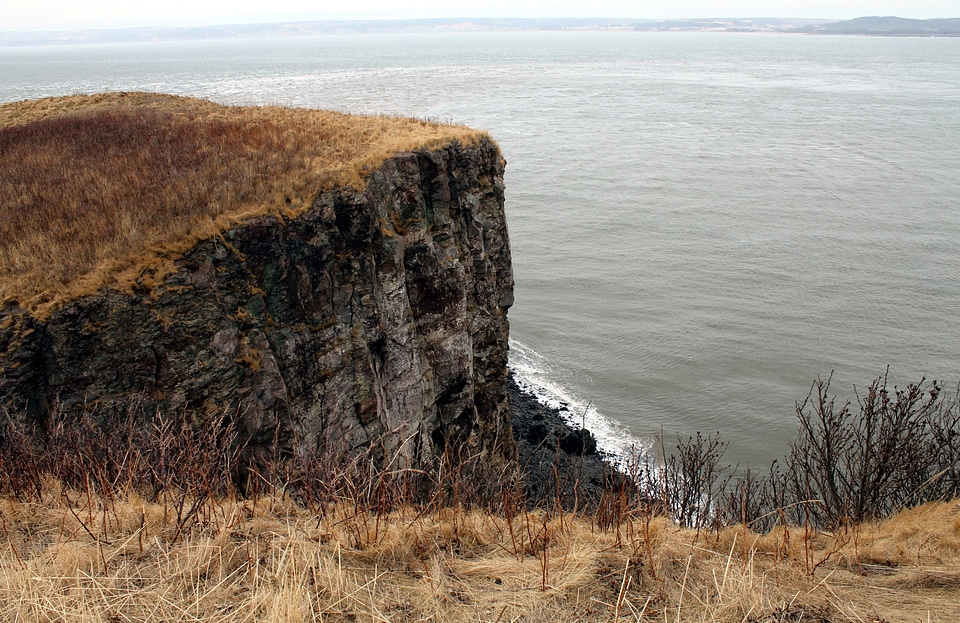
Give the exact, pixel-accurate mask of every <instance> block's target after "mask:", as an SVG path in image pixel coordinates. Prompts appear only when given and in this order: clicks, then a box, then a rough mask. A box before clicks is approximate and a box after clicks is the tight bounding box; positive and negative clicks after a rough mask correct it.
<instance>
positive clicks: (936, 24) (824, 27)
mask: <svg viewBox="0 0 960 623" xmlns="http://www.w3.org/2000/svg"><path fill="white" fill-rule="evenodd" d="M802 31H803V32H812V33H820V34H830V35H883V36H908V37H915V36H927V37H958V36H960V18H957V17H954V18H951V19H906V18H904V17H893V16H887V17H858V18H857V19H849V20H846V21H843V22H829V23H826V24H816V25H811V26H808V27H807V28H804V29H802Z"/></svg>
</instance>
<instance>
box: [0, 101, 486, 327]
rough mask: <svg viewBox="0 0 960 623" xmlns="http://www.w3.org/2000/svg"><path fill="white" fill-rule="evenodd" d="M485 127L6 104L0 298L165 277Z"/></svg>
mask: <svg viewBox="0 0 960 623" xmlns="http://www.w3.org/2000/svg"><path fill="white" fill-rule="evenodd" d="M482 136H484V135H483V134H482V133H480V132H477V131H475V130H471V129H468V128H464V127H459V126H452V125H441V124H436V123H430V122H427V121H419V120H415V119H405V118H391V117H364V116H355V115H345V114H339V113H335V112H329V111H320V110H308V109H292V108H282V107H277V106H272V107H239V106H221V105H218V104H214V103H212V102H209V101H205V100H198V99H193V98H184V97H175V96H170V95H159V94H151V93H107V94H100V95H91V96H88V95H76V96H70V97H57V98H48V99H41V100H31V101H24V102H17V103H12V104H5V105H2V106H0V179H2V180H3V183H2V184H0V305H2V304H3V303H10V302H14V301H16V302H18V303H19V304H20V305H21V306H22V307H24V308H26V309H29V310H31V311H33V312H34V313H36V314H37V315H38V316H41V317H43V316H44V315H46V314H48V313H49V312H50V311H51V310H52V309H53V308H55V307H56V306H58V305H59V304H62V303H63V302H64V301H68V300H71V299H73V298H76V297H77V296H81V295H84V294H88V293H90V292H93V291H96V290H97V289H99V288H101V287H113V288H120V289H129V288H132V287H135V286H137V285H139V286H145V287H149V286H150V285H152V284H156V283H159V282H160V281H162V278H163V277H164V276H165V275H166V274H167V272H168V271H169V270H171V267H172V258H175V257H176V256H177V255H179V254H180V253H182V252H183V251H185V250H186V249H189V248H190V247H191V246H193V245H194V244H195V243H196V242H198V241H199V240H202V239H205V238H209V237H211V236H214V235H216V234H217V233H218V232H219V231H222V230H224V229H227V228H229V227H230V226H231V225H232V224H235V223H238V222H241V221H243V220H246V219H249V218H251V217H254V216H259V215H262V214H265V213H273V214H277V215H281V216H284V217H293V216H296V215H297V214H299V213H301V212H303V211H305V210H306V209H308V208H309V207H310V206H311V205H312V203H313V201H314V199H315V198H316V197H317V195H318V194H319V193H320V192H322V191H325V190H330V189H332V188H334V187H336V186H352V187H354V188H356V189H362V188H363V187H364V185H365V179H366V175H367V174H368V173H369V172H370V171H371V170H373V169H375V168H377V167H378V166H379V165H381V164H382V163H383V161H384V160H385V159H386V158H388V157H390V156H391V155H393V154H395V153H397V152H402V151H409V150H412V149H416V148H420V147H424V146H434V145H438V144H442V143H446V142H450V141H453V140H459V141H461V142H465V143H470V142H475V141H477V140H479V139H480V138H481V137H482Z"/></svg>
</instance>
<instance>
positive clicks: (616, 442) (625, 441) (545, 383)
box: [509, 339, 649, 467]
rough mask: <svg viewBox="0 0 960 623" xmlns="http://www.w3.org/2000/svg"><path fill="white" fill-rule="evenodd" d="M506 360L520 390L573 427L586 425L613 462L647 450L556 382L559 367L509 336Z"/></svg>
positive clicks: (622, 427) (626, 461)
mask: <svg viewBox="0 0 960 623" xmlns="http://www.w3.org/2000/svg"><path fill="white" fill-rule="evenodd" d="M509 363H510V369H511V370H513V374H514V378H515V379H516V381H517V385H518V386H519V387H520V389H522V390H524V391H525V392H527V393H529V394H531V395H533V396H535V397H536V398H537V400H538V401H539V402H540V403H541V404H543V405H546V406H548V407H551V408H554V409H557V410H558V411H559V412H560V416H561V417H562V418H563V419H564V421H566V422H567V424H569V425H570V426H572V427H573V428H575V429H580V428H586V429H587V430H589V431H590V432H591V433H593V435H594V437H596V439H597V446H598V447H599V448H600V450H602V451H603V452H605V453H606V454H608V455H610V456H611V457H612V458H613V462H614V463H615V464H617V465H619V466H620V467H626V465H627V463H628V461H631V460H632V459H634V458H635V457H637V456H638V455H642V454H645V453H646V451H647V448H648V446H649V444H648V443H645V442H643V441H642V440H641V439H639V438H637V437H635V436H634V435H633V434H632V433H631V432H630V431H629V430H628V429H627V428H626V427H625V426H623V425H622V424H620V423H619V422H615V421H613V420H611V419H609V418H607V417H606V416H604V415H603V414H602V413H600V411H598V410H597V408H596V407H595V406H594V405H593V402H591V401H590V400H587V399H585V398H584V397H582V396H580V395H579V394H578V393H577V392H576V390H574V389H572V388H570V387H567V386H565V385H564V384H562V383H560V382H558V381H557V380H556V377H558V376H561V374H559V372H561V371H562V369H561V368H559V367H558V366H557V365H556V364H553V363H551V362H550V361H548V360H547V358H546V357H544V356H543V355H541V354H540V353H538V352H537V351H535V350H533V349H532V348H530V347H529V346H527V345H526V344H523V343H521V342H518V341H517V340H513V339H511V340H510V362H509Z"/></svg>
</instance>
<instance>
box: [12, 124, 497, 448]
mask: <svg viewBox="0 0 960 623" xmlns="http://www.w3.org/2000/svg"><path fill="white" fill-rule="evenodd" d="M503 166H504V163H503V160H502V158H501V156H500V153H499V150H498V149H497V147H496V146H495V145H494V144H493V143H490V142H482V143H480V144H479V145H477V146H463V145H460V144H457V143H454V144H452V145H449V146H446V147H443V148H437V149H433V150H422V151H418V152H415V153H406V154H400V155H397V156H395V157H393V158H391V159H389V160H388V161H386V162H385V163H384V164H383V166H382V167H381V168H380V169H378V170H376V171H374V172H373V173H372V174H371V177H370V183H369V186H368V188H367V190H365V191H364V192H357V191H354V190H352V189H337V190H335V191H332V192H328V193H324V194H322V195H321V196H319V197H318V198H317V199H316V201H315V202H314V204H313V206H312V208H311V209H310V210H309V211H307V212H306V213H304V214H302V215H301V216H299V217H297V218H295V219H292V220H289V221H285V220H283V219H282V218H280V217H277V216H264V217H259V218H255V219H253V220H250V221H247V222H245V223H244V224H243V225H242V226H238V227H236V228H234V229H231V230H229V231H224V232H222V236H221V237H218V238H215V239H211V240H207V241H204V242H202V243H200V244H198V245H197V246H196V247H194V248H193V249H191V250H190V251H189V252H187V253H185V254H184V255H183V257H182V258H180V259H179V260H178V262H177V266H178V270H177V272H176V273H175V274H173V275H172V276H171V277H169V278H168V279H166V280H165V283H164V284H163V285H162V286H161V287H159V288H156V289H153V290H147V289H146V288H141V289H139V290H135V291H134V292H132V293H129V292H119V291H101V292H99V293H97V294H95V295H92V296H87V297H83V298H80V299H78V300H74V301H72V302H70V303H69V304H67V305H65V306H64V307H62V308H61V309H59V310H58V311H56V312H55V313H54V314H53V315H52V316H51V317H50V318H49V320H47V321H46V322H38V321H37V320H35V319H34V318H32V317H31V316H30V315H29V314H27V313H25V312H24V311H23V310H21V309H19V308H16V307H13V308H7V309H5V310H0V405H2V406H4V407H6V408H7V409H9V410H10V411H11V412H17V413H26V414H27V415H28V417H30V418H32V419H33V420H34V421H36V422H38V423H40V424H41V425H42V424H43V423H44V422H45V418H46V417H48V415H49V412H50V410H51V409H52V408H54V405H58V406H59V408H61V409H63V410H65V411H67V412H70V411H71V410H78V409H82V408H84V407H85V406H86V407H87V408H89V407H90V406H91V405H95V406H96V407H97V408H98V409H100V410H109V409H111V408H116V409H120V408H125V407H126V406H127V405H129V403H130V402H131V401H134V400H135V401H139V402H140V404H141V407H142V408H143V410H144V411H145V412H147V413H151V412H163V413H166V414H171V413H175V414H179V416H180V417H184V418H189V419H190V420H191V421H192V422H193V423H194V424H195V425H196V426H203V425H204V423H205V422H209V421H212V420H213V419H214V416H216V415H219V414H221V413H227V414H228V415H229V416H230V418H232V419H233V421H234V423H235V425H236V426H237V430H238V431H239V437H238V444H240V445H243V446H244V447H246V448H247V452H248V457H247V458H249V459H253V460H255V461H256V460H267V457H268V455H269V456H271V457H277V456H284V455H289V454H290V453H293V452H304V453H308V454H311V455H315V454H318V453H325V454H327V455H331V456H339V455H349V454H352V453H357V452H359V451H364V452H369V453H370V454H371V455H372V456H374V457H376V458H377V459H378V460H379V461H380V462H381V463H382V464H383V465H395V466H397V467H408V466H422V465H426V464H429V463H431V462H432V461H433V460H434V459H435V457H436V456H437V453H438V451H440V450H443V449H444V448H449V447H454V446H455V447H456V449H457V450H458V451H462V452H467V453H470V454H481V455H487V454H488V455H491V456H495V457H501V458H514V457H515V456H516V446H515V443H514V441H513V438H512V435H511V429H510V416H509V407H508V398H507V392H506V380H507V368H506V360H507V338H508V324H507V316H506V313H507V309H508V308H509V307H510V305H511V304H512V303H513V275H512V270H511V264H510V250H509V243H508V237H507V230H506V222H505V218H504V212H503V197H504V195H503ZM451 444H452V446H451Z"/></svg>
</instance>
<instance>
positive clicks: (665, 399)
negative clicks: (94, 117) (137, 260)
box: [0, 31, 960, 468]
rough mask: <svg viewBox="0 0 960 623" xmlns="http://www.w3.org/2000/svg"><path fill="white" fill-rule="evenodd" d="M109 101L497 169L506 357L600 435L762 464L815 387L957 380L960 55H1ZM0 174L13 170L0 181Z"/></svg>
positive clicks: (766, 40)
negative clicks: (463, 147)
mask: <svg viewBox="0 0 960 623" xmlns="http://www.w3.org/2000/svg"><path fill="white" fill-rule="evenodd" d="M107 90H122V91H135V90H136V91H140V90H144V91H160V92H167V93H177V94H182V95H190V96H196V97H203V98H208V99H211V100H214V101H217V102H223V103H229V104H281V105H285V106H310V107H320V108H329V109H334V110H340V111H346V112H351V113H361V114H374V115H381V114H384V115H406V116H414V117H420V118H427V119H432V120H438V121H444V122H452V123H459V124H466V125H469V126H474V127H477V128H482V129H484V130H487V131H488V132H489V133H490V134H491V135H492V136H493V137H494V138H495V139H496V140H497V141H498V142H499V144H500V146H501V149H502V151H503V154H504V156H505V158H506V160H507V163H508V164H507V172H506V185H507V195H506V210H507V220H508V224H509V234H510V239H511V246H512V252H513V262H514V272H515V278H516V304H515V305H514V307H513V308H512V309H511V310H510V313H509V317H510V323H511V354H510V357H511V359H510V361H511V366H512V368H513V370H514V371H515V373H516V375H517V376H518V378H519V379H520V380H521V382H522V384H523V385H524V386H525V387H526V388H528V389H529V390H530V391H532V392H534V393H536V394H537V395H538V396H539V397H540V398H541V400H543V401H545V402H547V403H551V404H555V405H560V406H563V407H564V409H565V410H566V411H565V412H566V414H567V416H568V417H569V418H570V419H571V420H572V421H573V422H574V423H575V424H576V425H582V426H586V427H587V428H589V429H591V430H592V431H594V432H595V433H596V434H597V435H598V437H599V439H600V443H601V446H602V447H604V448H606V449H607V450H609V451H611V452H620V453H629V452H635V451H640V452H642V451H643V450H644V449H645V448H649V447H650V444H651V443H652V441H653V440H654V439H655V438H656V437H657V436H663V437H664V438H665V439H666V442H667V445H668V446H669V444H670V442H671V441H672V440H675V439H676V438H677V436H678V435H680V436H683V437H686V436H688V435H694V434H696V433H697V432H698V431H699V432H702V433H703V434H713V433H719V434H720V436H721V438H722V439H723V440H726V441H727V442H728V443H729V447H728V449H727V453H726V456H725V461H726V462H729V463H731V464H737V465H741V466H745V465H751V466H753V467H755V468H763V467H765V466H766V465H767V464H769V463H770V462H771V461H772V460H774V459H776V458H778V457H780V456H782V455H783V454H784V453H785V452H786V451H787V449H788V443H789V441H790V439H792V438H793V436H794V434H795V431H796V430H797V426H798V423H797V418H796V408H797V403H798V401H802V400H803V399H804V398H805V397H806V395H807V393H808V392H809V390H810V387H811V383H812V382H813V381H814V380H816V379H818V378H821V379H826V378H828V377H830V376H831V375H832V385H831V393H835V394H836V395H837V400H838V406H839V404H842V403H844V402H845V401H847V400H850V401H853V402H854V403H855V402H856V400H857V394H858V392H859V393H860V394H862V393H863V391H864V389H865V388H866V386H867V385H869V383H870V382H871V381H872V380H873V379H875V378H878V377H881V376H885V375H888V376H889V384H890V385H891V386H892V385H897V386H899V387H903V386H904V385H905V384H907V383H910V382H918V381H920V380H921V379H924V378H925V379H927V380H928V381H929V380H933V379H936V380H938V381H940V382H942V383H943V384H944V386H945V387H946V388H947V389H948V390H949V392H950V393H951V395H952V394H953V393H954V392H956V390H957V383H958V382H960V38H952V39H951V38H906V37H904V38H887V37H856V36H853V37H851V36H845V37H839V36H837V37H835V36H803V35H783V34H780V35H774V34H752V33H736V34H735V33H701V32H698V33H649V32H644V33H635V32H577V31H573V32H481V33H440V34H437V33H431V34H389V35H387V34H384V35H344V36H316V37H299V38H277V39H242V40H239V39H238V40H218V41H194V42H149V43H135V44H110V45H70V46H67V45H64V46H48V47H21V48H15V47H10V48H0V102H10V101H16V100H21V99H27V98H36V97H44V96H51V95H66V94H73V93H95V92H100V91H107ZM0 183H2V181H0Z"/></svg>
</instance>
